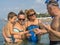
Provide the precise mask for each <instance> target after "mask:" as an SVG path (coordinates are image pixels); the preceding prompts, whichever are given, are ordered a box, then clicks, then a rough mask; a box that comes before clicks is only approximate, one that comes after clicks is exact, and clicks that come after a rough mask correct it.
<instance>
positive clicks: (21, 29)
mask: <svg viewBox="0 0 60 45" xmlns="http://www.w3.org/2000/svg"><path fill="white" fill-rule="evenodd" d="M14 32H16V33H18V34H17V35H16V34H15V35H14V38H15V41H16V42H20V43H22V41H23V39H24V38H25V34H26V33H28V31H26V26H25V14H24V12H23V11H20V12H19V13H18V20H17V22H16V24H15V26H14Z"/></svg>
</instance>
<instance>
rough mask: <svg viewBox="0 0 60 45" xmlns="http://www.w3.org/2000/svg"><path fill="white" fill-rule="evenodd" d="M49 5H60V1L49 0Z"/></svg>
mask: <svg viewBox="0 0 60 45" xmlns="http://www.w3.org/2000/svg"><path fill="white" fill-rule="evenodd" d="M48 5H53V6H59V4H58V2H56V1H54V2H52V1H49V3H48V4H47V6H48Z"/></svg>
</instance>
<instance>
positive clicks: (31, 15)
mask: <svg viewBox="0 0 60 45" xmlns="http://www.w3.org/2000/svg"><path fill="white" fill-rule="evenodd" d="M28 17H29V19H30V20H34V19H36V13H35V12H30V14H29V15H28Z"/></svg>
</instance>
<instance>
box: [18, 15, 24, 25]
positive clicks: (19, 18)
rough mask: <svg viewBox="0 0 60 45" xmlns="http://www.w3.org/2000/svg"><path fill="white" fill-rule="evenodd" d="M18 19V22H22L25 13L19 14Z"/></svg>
mask: <svg viewBox="0 0 60 45" xmlns="http://www.w3.org/2000/svg"><path fill="white" fill-rule="evenodd" d="M18 21H19V22H20V24H22V23H24V21H25V15H24V14H20V15H19V16H18Z"/></svg>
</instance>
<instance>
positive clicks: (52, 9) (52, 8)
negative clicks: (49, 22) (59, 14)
mask: <svg viewBox="0 0 60 45" xmlns="http://www.w3.org/2000/svg"><path fill="white" fill-rule="evenodd" d="M54 8H55V6H52V5H48V6H47V10H48V12H49V14H50V15H51V16H55V14H54V12H55V9H54Z"/></svg>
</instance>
